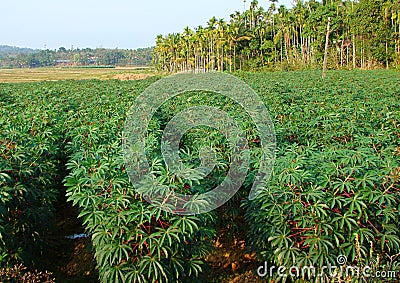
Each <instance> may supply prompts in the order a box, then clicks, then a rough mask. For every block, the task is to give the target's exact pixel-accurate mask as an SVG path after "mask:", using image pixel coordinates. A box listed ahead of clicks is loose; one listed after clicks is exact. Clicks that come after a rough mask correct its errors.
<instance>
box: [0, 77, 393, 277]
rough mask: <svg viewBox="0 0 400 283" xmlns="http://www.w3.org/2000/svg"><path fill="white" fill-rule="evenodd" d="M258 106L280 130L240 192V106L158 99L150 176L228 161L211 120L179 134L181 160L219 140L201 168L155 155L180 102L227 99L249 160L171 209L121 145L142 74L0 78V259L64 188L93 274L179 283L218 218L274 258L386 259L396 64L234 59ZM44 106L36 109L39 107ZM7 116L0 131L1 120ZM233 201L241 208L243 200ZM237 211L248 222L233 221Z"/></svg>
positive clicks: (38, 225) (189, 185)
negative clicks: (198, 211) (248, 65)
mask: <svg viewBox="0 0 400 283" xmlns="http://www.w3.org/2000/svg"><path fill="white" fill-rule="evenodd" d="M236 75H237V76H239V77H241V78H242V79H243V80H244V81H246V82H247V83H249V84H250V85H251V87H253V88H254V89H255V90H256V92H257V93H259V94H260V96H261V97H262V99H263V101H264V102H265V104H266V105H267V106H268V108H269V110H270V113H271V117H272V118H273V121H274V123H275V130H276V135H277V141H278V142H277V145H278V152H277V160H276V167H275V168H274V172H273V176H272V179H271V181H270V182H269V184H268V186H267V187H265V188H264V190H263V192H262V194H261V195H260V196H259V197H258V198H256V199H255V200H253V201H248V200H246V198H247V194H248V191H249V189H250V188H251V186H252V181H253V179H254V172H256V169H257V168H258V162H259V160H260V156H259V155H260V151H259V148H258V147H259V144H258V143H259V142H258V137H257V131H256V130H255V128H254V125H253V124H252V121H251V119H250V118H249V117H248V116H247V114H245V112H244V111H243V109H242V108H241V107H240V105H237V104H235V103H234V102H233V101H231V100H229V99H226V98H224V99H223V98H222V97H220V96H219V95H216V94H210V93H207V92H195V93H183V94H181V95H180V96H178V97H175V98H174V99H171V100H170V101H168V102H167V103H166V104H165V105H164V106H163V107H162V108H161V109H159V111H158V112H157V113H156V115H155V117H154V118H153V119H152V121H151V123H150V127H149V129H148V131H147V137H146V154H147V157H148V160H149V162H150V168H151V170H152V171H153V172H154V173H155V175H156V176H157V178H158V180H159V181H160V182H161V183H162V184H163V185H165V186H168V188H170V189H172V190H175V191H178V192H180V193H183V192H184V193H188V194H191V193H202V192H206V191H208V190H210V189H212V188H215V186H216V185H217V184H219V183H220V182H221V181H222V180H223V178H224V177H225V174H226V172H227V170H228V169H229V168H228V167H229V161H230V150H229V147H228V146H227V143H226V139H225V137H224V136H223V135H221V134H220V133H218V132H217V131H215V130H212V129H210V128H208V127H199V128H195V129H192V130H190V131H188V132H187V133H185V135H184V136H183V138H182V140H181V153H180V156H181V159H182V160H183V162H184V163H185V164H188V165H190V166H192V167H195V166H197V165H198V164H199V162H200V161H199V159H198V153H199V152H198V151H199V149H200V148H201V147H202V146H204V145H207V146H210V147H213V148H215V153H216V166H215V167H214V169H213V170H212V171H211V172H210V174H209V175H208V176H207V178H204V180H199V181H194V180H192V181H188V180H183V179H182V178H180V177H179V176H177V175H176V174H174V173H173V172H170V170H169V168H168V167H167V166H166V165H165V164H164V162H162V157H161V156H160V146H159V145H160V139H161V134H162V131H160V130H162V129H163V128H164V127H165V126H166V124H167V123H168V121H170V120H171V117H173V116H174V115H176V113H178V112H180V111H182V110H184V109H187V108H188V107H190V106H197V105H210V106H211V105H212V106H214V107H218V108H220V109H222V110H223V111H226V112H228V114H229V115H231V116H232V117H233V118H234V119H235V121H237V122H238V124H239V125H240V127H241V128H242V129H243V131H245V132H246V135H247V138H248V141H249V146H250V148H251V152H252V154H251V159H250V170H249V174H248V176H247V179H246V181H245V182H244V185H243V188H242V189H241V190H240V191H239V192H238V193H237V195H235V197H234V198H233V199H232V200H231V201H229V202H228V203H227V204H225V205H224V206H223V207H221V208H219V209H218V210H217V211H215V212H212V213H208V214H205V215H196V216H176V215H173V214H169V213H166V212H163V211H161V210H159V209H158V208H157V207H156V206H153V205H151V204H149V203H147V202H145V201H144V200H143V199H142V198H141V197H140V195H138V194H137V193H136V192H135V191H134V190H133V188H132V185H131V183H130V181H129V178H128V176H127V174H126V172H125V168H124V162H123V157H122V146H121V141H122V134H123V133H122V130H123V126H124V122H125V118H126V113H127V111H128V109H129V107H130V105H131V104H132V103H133V101H134V100H135V98H136V96H137V95H138V94H139V93H141V92H142V91H143V90H144V89H145V88H146V87H147V86H149V85H150V84H151V83H152V82H154V81H155V80H157V79H158V78H149V79H146V80H143V81H127V82H118V81H97V80H88V81H79V82H75V81H63V82H43V83H30V84H0V103H1V108H2V109H5V111H3V113H4V114H3V113H2V115H1V117H0V119H1V120H0V125H1V128H2V132H1V133H0V150H1V151H0V162H1V163H0V166H1V167H0V169H1V170H0V185H1V190H0V241H1V244H0V264H1V265H12V264H13V263H15V262H16V261H19V260H20V259H22V260H23V261H25V262H30V261H31V260H32V258H30V256H31V257H32V256H34V254H35V253H34V252H33V251H32V250H30V249H31V247H33V246H35V247H38V246H40V244H39V243H40V240H41V239H42V238H43V236H44V235H45V233H46V231H47V229H48V225H49V224H50V223H51V215H52V211H53V210H54V209H55V208H54V200H55V198H56V196H57V194H58V191H59V190H60V189H61V187H60V184H59V183H60V181H61V180H60V179H61V177H64V176H62V175H61V172H60V170H61V169H60V167H63V166H66V169H67V171H68V175H67V176H66V177H65V178H64V180H63V181H64V185H65V187H66V188H67V196H68V199H69V200H70V201H71V202H72V203H73V204H74V205H76V206H78V207H79V211H80V214H79V217H81V218H82V219H83V223H84V226H85V228H86V230H87V232H88V233H90V234H91V237H92V243H93V246H94V248H95V258H96V261H97V266H98V269H99V274H100V279H101V281H102V282H186V281H193V280H196V279H195V277H196V276H197V275H198V274H199V273H202V272H204V269H205V268H204V265H203V263H204V258H205V256H206V255H207V254H209V253H210V250H211V247H212V244H213V240H214V239H215V237H216V234H217V233H216V228H215V227H217V225H219V226H224V227H226V228H227V229H230V230H231V233H232V236H234V234H235V233H236V232H237V231H239V230H240V231H242V233H248V239H249V240H248V244H249V245H250V247H251V248H252V249H254V250H255V251H256V252H257V254H258V256H259V259H260V261H264V260H266V261H268V262H270V263H273V264H275V265H284V266H286V267H289V266H291V265H320V264H326V263H329V262H330V263H335V259H336V256H338V255H339V254H344V255H346V256H347V257H348V261H349V264H354V265H359V266H363V265H367V264H368V265H371V266H374V268H379V269H383V268H385V267H387V269H390V268H392V269H395V268H398V266H399V263H398V259H397V258H396V254H398V253H399V249H400V231H399V227H400V225H399V206H400V196H399V192H400V190H399V189H400V188H399V175H400V126H399V125H400V121H399V117H400V113H399V109H400V105H399V101H400V99H399V93H400V85H399V84H398V81H399V74H398V73H397V72H391V71H390V72H383V71H374V72H345V71H340V72H331V73H328V76H327V78H326V79H325V80H324V81H322V80H320V79H319V74H318V73H317V72H310V71H307V72H292V73H259V74H250V73H245V72H237V73H236ZM38 109H40V111H38ZM3 129H4V130H3ZM240 204H242V206H241V207H239V205H240ZM244 211H245V219H246V221H247V223H246V225H248V227H249V229H248V230H246V229H245V228H244V227H247V226H245V225H243V223H240V224H239V225H238V224H237V223H236V225H235V223H234V222H235V221H237V219H239V218H240V217H241V216H243V215H242V214H244Z"/></svg>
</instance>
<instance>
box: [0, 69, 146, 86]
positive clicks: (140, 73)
mask: <svg viewBox="0 0 400 283" xmlns="http://www.w3.org/2000/svg"><path fill="white" fill-rule="evenodd" d="M152 73H153V72H152V71H151V70H150V69H148V68H144V67H141V68H126V67H117V68H33V69H0V83H2V82H34V81H58V80H85V79H101V80H108V79H143V78H145V77H147V76H150V75H152Z"/></svg>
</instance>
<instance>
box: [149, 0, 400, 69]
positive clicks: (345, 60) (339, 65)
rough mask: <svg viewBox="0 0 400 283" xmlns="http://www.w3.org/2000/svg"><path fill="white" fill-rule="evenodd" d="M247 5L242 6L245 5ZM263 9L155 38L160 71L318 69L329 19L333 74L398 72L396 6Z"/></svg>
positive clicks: (382, 1)
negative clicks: (377, 70) (344, 71)
mask: <svg viewBox="0 0 400 283" xmlns="http://www.w3.org/2000/svg"><path fill="white" fill-rule="evenodd" d="M245 3H246V1H245ZM269 3H270V4H269V7H268V8H267V9H265V8H264V7H263V6H261V5H260V4H259V2H258V1H257V0H255V1H252V2H251V4H250V7H249V9H247V10H246V11H244V12H235V13H233V14H232V15H231V16H230V20H229V21H225V20H223V19H217V18H215V17H213V18H211V19H210V20H209V21H208V23H207V26H205V27H203V26H199V27H196V28H194V30H193V29H190V28H189V27H186V28H185V29H184V31H183V32H182V33H173V34H168V35H166V36H162V35H159V36H158V37H157V42H156V47H155V58H154V61H155V63H156V65H157V67H158V69H159V70H163V71H170V72H176V71H184V70H193V69H207V70H229V71H234V70H238V69H241V70H260V69H264V70H297V69H315V68H320V67H321V66H322V62H323V57H324V49H325V44H326V33H327V23H328V18H330V19H331V21H330V35H329V40H328V60H327V65H328V68H330V69H355V68H362V69H373V68H390V67H393V68H398V67H399V63H400V40H399V31H400V1H399V0H360V1H350V0H345V1H337V0H331V1H328V0H324V1H323V2H322V3H320V2H317V1H315V0H308V1H300V0H298V1H295V4H294V6H293V7H292V8H290V9H288V8H287V7H285V6H283V5H281V6H279V4H278V2H277V1H271V2H269Z"/></svg>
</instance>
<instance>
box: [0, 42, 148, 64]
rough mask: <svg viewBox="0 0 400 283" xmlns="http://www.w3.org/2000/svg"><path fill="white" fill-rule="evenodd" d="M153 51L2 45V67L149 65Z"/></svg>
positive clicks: (0, 60)
mask: <svg viewBox="0 0 400 283" xmlns="http://www.w3.org/2000/svg"><path fill="white" fill-rule="evenodd" d="M152 52H153V48H139V49H136V50H129V49H128V50H125V49H106V48H96V49H91V48H84V49H66V48H64V47H60V48H59V49H58V50H49V49H46V50H34V49H29V48H18V47H11V46H0V68H34V67H49V66H147V65H149V64H150V63H151V61H152Z"/></svg>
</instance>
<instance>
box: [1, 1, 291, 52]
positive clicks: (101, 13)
mask: <svg viewBox="0 0 400 283" xmlns="http://www.w3.org/2000/svg"><path fill="white" fill-rule="evenodd" d="M250 2H251V0H247V2H246V6H247V8H248V7H249V5H250ZM259 4H260V5H261V6H263V7H264V8H265V9H267V8H268V7H269V5H270V2H269V1H267V0H263V1H259ZM277 5H285V6H287V7H290V6H292V5H291V0H284V1H280V2H279V3H278V4H277ZM243 9H244V3H243V0H218V1H211V0H204V1H202V2H189V1H184V0H173V1H169V2H167V1H160V0H156V1H148V2H144V1H127V0H115V1H113V2H110V1H105V0H99V1H94V0H86V1H78V0H70V1H68V2H66V1H57V2H55V1H51V0H37V1H28V0H15V1H12V2H11V1H10V2H6V3H2V10H3V15H2V17H0V25H1V26H3V27H5V26H7V28H3V29H1V30H0V45H9V46H15V47H21V48H24V47H26V48H32V49H50V50H54V49H58V48H59V47H65V48H66V49H71V47H73V48H74V49H75V48H111V49H115V48H119V49H137V48H146V47H152V46H154V45H155V38H156V36H157V35H158V34H163V35H165V34H168V33H173V32H181V31H183V29H184V28H185V27H186V26H189V27H190V28H192V29H193V28H195V27H197V26H199V25H202V26H205V25H206V24H207V21H208V20H209V19H210V18H212V17H213V16H215V17H216V18H218V19H220V18H224V19H225V20H229V16H230V15H231V14H232V13H234V12H235V11H243Z"/></svg>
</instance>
